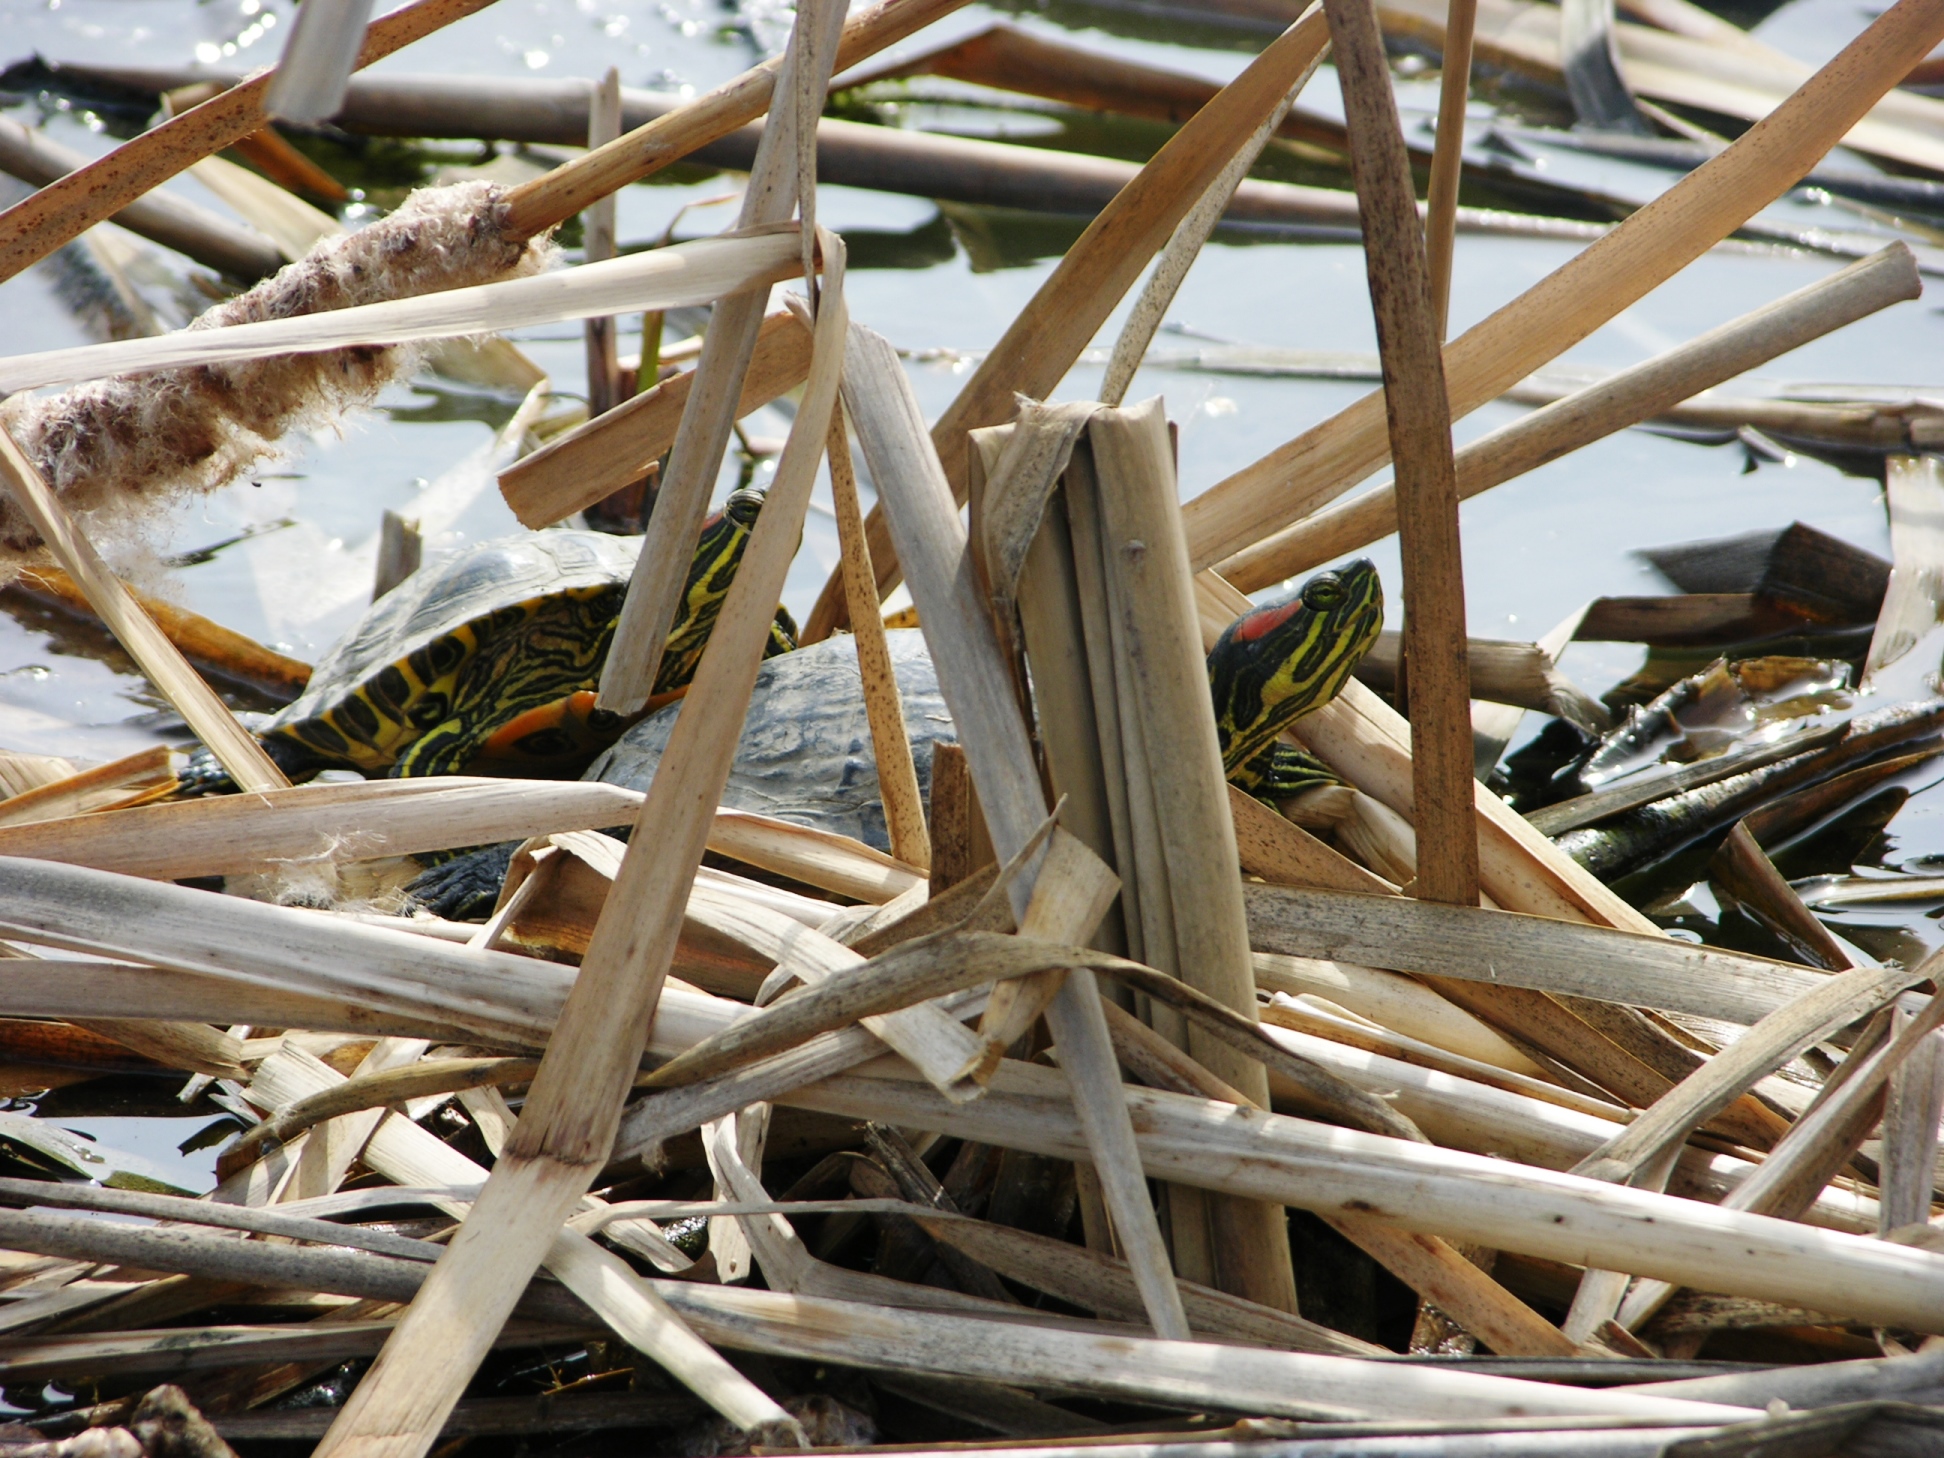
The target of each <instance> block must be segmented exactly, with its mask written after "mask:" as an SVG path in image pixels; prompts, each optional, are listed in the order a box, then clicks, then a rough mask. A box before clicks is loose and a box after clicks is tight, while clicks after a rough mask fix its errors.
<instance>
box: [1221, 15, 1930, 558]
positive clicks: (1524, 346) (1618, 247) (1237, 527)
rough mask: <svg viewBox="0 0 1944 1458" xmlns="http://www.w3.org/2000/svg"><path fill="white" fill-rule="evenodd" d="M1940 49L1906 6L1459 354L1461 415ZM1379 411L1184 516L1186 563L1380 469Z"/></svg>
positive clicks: (1297, 448)
mask: <svg viewBox="0 0 1944 1458" xmlns="http://www.w3.org/2000/svg"><path fill="white" fill-rule="evenodd" d="M1940 38H1944V7H1941V6H1939V5H1938V4H1937V3H1936V0H1898V3H1897V4H1896V5H1894V6H1892V7H1891V8H1890V9H1889V10H1886V11H1885V12H1884V13H1883V14H1882V15H1880V16H1879V17H1878V18H1877V19H1876V20H1875V21H1874V22H1872V24H1871V25H1870V27H1869V28H1868V29H1867V30H1865V31H1864V32H1863V33H1862V34H1861V35H1860V36H1858V37H1857V38H1856V39H1855V40H1854V41H1852V42H1851V43H1850V44H1849V45H1848V46H1846V47H1845V48H1844V49H1843V51H1842V52H1841V53H1840V54H1839V55H1837V56H1836V57H1835V59H1833V60H1832V61H1830V62H1829V64H1828V65H1826V66H1824V67H1823V68H1822V69H1821V70H1820V71H1818V72H1816V73H1815V75H1813V76H1811V77H1810V78H1809V79H1808V80H1806V81H1804V82H1803V83H1802V85H1801V86H1800V87H1798V88H1797V89H1796V91H1795V92H1794V93H1792V94H1791V95H1790V96H1789V98H1788V99H1787V100H1786V101H1784V102H1783V103H1782V104H1781V105H1780V106H1778V107H1776V108H1775V110H1773V111H1772V112H1770V113H1769V114H1768V115H1767V116H1766V117H1764V118H1763V119H1762V120H1761V121H1759V122H1757V123H1755V125H1754V126H1752V127H1751V128H1749V130H1748V131H1747V132H1745V133H1744V134H1743V135H1742V136H1741V137H1739V138H1738V139H1737V140H1736V141H1735V142H1734V144H1733V145H1732V146H1730V147H1729V148H1728V149H1727V150H1726V151H1724V152H1722V153H1721V154H1720V155H1719V156H1717V157H1715V158H1713V159H1712V160H1711V161H1709V162H1706V163H1704V164H1703V165H1702V166H1700V167H1698V168H1697V169H1695V170H1694V171H1693V172H1690V173H1689V174H1688V175H1687V176H1686V177H1684V178H1683V179H1682V180H1681V181H1679V182H1677V183H1676V184H1675V185H1674V186H1673V187H1671V188H1669V189H1668V190H1667V191H1666V192H1664V193H1662V194H1661V195H1660V196H1659V197H1658V198H1656V199H1655V200H1654V201H1653V202H1651V203H1649V204H1648V205H1647V206H1646V207H1643V208H1641V209H1640V210H1639V211H1638V212H1636V213H1633V214H1632V215H1631V216H1629V217H1628V218H1627V219H1626V220H1625V221H1624V222H1622V223H1620V224H1619V225H1618V226H1617V227H1615V228H1614V229H1613V231H1612V232H1610V233H1608V234H1607V235H1606V236H1605V237H1604V238H1602V239H1600V240H1599V241H1598V242H1596V243H1594V244H1592V245H1591V246H1590V247H1588V248H1586V249H1584V250H1583V251H1582V252H1580V253H1579V254H1577V255H1576V256H1575V257H1574V258H1573V259H1572V260H1571V261H1570V262H1568V263H1566V264H1565V265H1564V266H1562V267H1561V268H1559V269H1558V270H1556V271H1555V272H1553V273H1552V274H1550V275H1548V276H1547V277H1546V278H1544V279H1542V280H1541V281H1540V282H1539V283H1537V284H1535V285H1534V286H1533V287H1532V288H1530V289H1528V290H1526V292H1525V293H1523V294H1521V295H1520V296H1519V297H1518V298H1517V299H1514V300H1513V301H1512V302H1511V303H1509V304H1507V305H1505V306H1504V307H1503V308H1501V309H1499V310H1498V311H1497V312H1496V313H1494V314H1493V315H1492V316H1491V317H1490V318H1488V319H1486V320H1484V321H1483V322H1481V323H1479V324H1476V325H1474V326H1473V327H1472V328H1471V329H1469V330H1467V331H1466V332H1465V333H1464V334H1463V335H1461V336H1460V337H1459V338H1458V339H1456V340H1454V341H1452V343H1451V345H1450V347H1449V349H1448V350H1447V355H1448V362H1447V365H1446V369H1445V377H1446V382H1447V386H1448V389H1449V392H1450V399H1451V405H1452V410H1453V412H1454V413H1455V414H1458V415H1463V414H1466V413H1468V412H1470V411H1472V410H1474V409H1476V408H1477V407H1478V406H1480V405H1482V404H1484V403H1485V402H1486V401H1487V400H1490V399H1493V398H1495V397H1496V396H1498V395H1499V394H1501V393H1502V392H1503V391H1504V390H1506V389H1507V388H1508V387H1509V386H1511V385H1512V384H1513V383H1515V382H1516V381H1518V380H1520V379H1522V378H1524V377H1525V376H1526V375H1528V374H1530V373H1531V372H1532V371H1533V370H1535V369H1537V368H1538V367H1539V366H1540V365H1542V364H1544V363H1545V362H1546V361H1547V360H1549V359H1553V358H1555V357H1556V356H1557V355H1559V354H1560V353H1561V352H1562V351H1564V350H1566V349H1569V348H1571V347H1572V346H1573V345H1574V344H1576V343H1577V342H1578V341H1580V340H1581V339H1584V338H1585V337H1586V336H1587V335H1588V334H1590V333H1592V332H1593V330H1595V329H1597V328H1598V327H1599V326H1600V325H1602V324H1604V323H1605V322H1606V321H1607V320H1609V319H1611V318H1613V316H1614V315H1616V314H1618V313H1619V312H1620V311H1621V310H1622V309H1625V308H1626V307H1627V306H1629V305H1630V304H1632V303H1634V302H1635V301H1636V300H1638V299H1640V298H1641V297H1642V296H1643V295H1645V294H1646V293H1647V292H1648V291H1649V290H1651V289H1653V288H1654V287H1656V286H1657V285H1659V284H1661V283H1662V282H1664V281H1665V280H1667V279H1668V278H1670V277H1672V276H1673V275H1674V274H1675V273H1678V272H1679V271H1680V270H1681V269H1682V268H1685V267H1686V266H1687V265H1688V264H1689V263H1691V262H1692V261H1693V260H1694V259H1696V258H1698V257H1699V256H1700V255H1701V254H1702V253H1704V252H1705V251H1706V250H1707V249H1708V248H1710V247H1712V246H1713V245H1714V244H1715V243H1717V242H1719V241H1720V240H1721V239H1722V238H1725V237H1727V236H1728V235H1729V234H1730V233H1732V232H1733V231H1734V230H1735V229H1737V228H1739V227H1740V226H1741V225H1742V224H1744V223H1745V222H1747V221H1748V219H1749V218H1751V217H1753V216H1754V215H1755V214H1756V213H1757V212H1759V211H1760V210H1761V209H1762V208H1763V207H1765V206H1767V205H1768V204H1769V203H1771V202H1773V201H1774V200H1775V199H1776V198H1777V197H1779V196H1780V195H1781V194H1782V192H1783V191H1784V190H1785V189H1787V188H1789V187H1791V186H1793V185H1794V184H1795V182H1796V181H1797V180H1798V179H1799V178H1800V177H1801V176H1802V175H1803V174H1804V173H1805V172H1807V171H1808V170H1809V169H1810V168H1811V167H1812V166H1813V165H1814V164H1815V163H1816V161H1817V160H1818V159H1820V158H1821V157H1822V156H1823V154H1824V153H1826V152H1828V151H1829V149H1830V148H1831V147H1833V146H1835V145H1836V143H1837V142H1838V141H1840V140H1841V139H1842V137H1843V135H1844V134H1845V133H1846V132H1848V131H1849V129H1850V128H1851V127H1852V126H1854V125H1855V124H1856V123H1857V122H1858V121H1859V120H1861V118H1862V117H1863V115H1864V114H1865V113H1866V112H1868V111H1869V109H1870V108H1871V106H1873V105H1874V104H1875V103H1876V102H1877V100H1878V99H1879V98H1881V97H1882V96H1883V95H1884V94H1885V93H1886V92H1888V91H1889V90H1891V88H1893V87H1894V86H1896V85H1897V84H1898V82H1899V81H1901V80H1902V79H1903V76H1904V74H1905V73H1906V72H1907V71H1908V70H1909V68H1910V67H1911V66H1912V65H1913V64H1915V63H1916V61H1917V60H1919V59H1921V58H1922V57H1923V56H1924V55H1926V54H1928V53H1929V51H1930V49H1931V47H1932V46H1934V45H1935V44H1936V43H1937V42H1938V40H1939V39H1940ZM1385 408H1386V407H1385V403H1384V398H1383V394H1382V392H1377V393H1373V394H1370V395H1367V396H1365V397H1364V398H1363V399H1362V400H1359V401H1358V402H1357V403H1356V404H1354V405H1352V406H1350V407H1349V408H1348V409H1346V410H1343V411H1340V412H1338V413H1337V414H1336V415H1334V416H1332V417H1331V418H1330V419H1329V420H1326V421H1324V422H1323V423H1322V424H1320V425H1318V426H1316V427H1314V428H1313V429H1311V430H1308V431H1306V432H1304V433H1303V434H1302V435H1300V436H1298V437H1297V438H1296V439H1295V440H1292V441H1290V442H1289V443H1288V444H1286V445H1283V446H1280V447H1278V448H1277V449H1276V450H1274V451H1272V452H1270V453H1269V454H1268V455H1267V456H1264V457H1263V458H1262V459H1261V460H1259V461H1257V462H1256V463H1255V464H1253V465H1251V466H1248V467H1245V468H1244V469H1243V470H1241V471H1239V472H1237V473H1236V474H1235V475H1233V476H1230V477H1229V478H1228V479H1227V480H1225V481H1221V482H1218V483H1217V484H1216V485H1214V486H1212V487H1210V488H1209V490H1207V491H1205V492H1203V493H1202V494H1201V495H1200V496H1198V497H1196V498H1195V499H1194V500H1193V501H1190V502H1189V503H1187V505H1186V506H1184V507H1183V513H1184V516H1185V517H1186V520H1187V527H1188V545H1189V556H1190V559H1191V560H1192V561H1193V562H1194V564H1195V565H1196V566H1197V567H1202V566H1206V565H1208V564H1209V563H1212V562H1219V561H1221V560H1222V559H1224V558H1226V557H1229V556H1232V555H1233V554H1235V553H1236V552H1239V551H1241V550H1243V549H1244V548H1246V547H1248V546H1250V545H1251V544H1252V543H1254V542H1257V541H1260V540H1261V539H1262V538H1263V537H1265V536H1267V535H1269V533H1271V532H1274V531H1277V530H1279V529H1281V528H1282V527H1284V526H1287V525H1288V524H1289V523H1290V522H1292V521H1296V520H1299V519H1300V518H1302V517H1304V516H1306V515H1308V514H1309V513H1310V512H1312V511H1314V510H1316V509H1317V508H1318V507H1319V506H1322V505H1323V504H1324V503H1325V502H1327V501H1330V500H1332V499H1333V498H1334V497H1336V496H1338V495H1340V494H1341V493H1342V492H1343V491H1345V490H1347V489H1348V488H1349V487H1351V486H1353V485H1355V484H1356V483H1357V482H1358V481H1360V480H1362V479H1363V478H1364V477H1365V476H1367V475H1368V474H1369V473H1370V472H1371V471H1373V470H1375V469H1376V468H1377V467H1378V466H1380V465H1382V464H1383V463H1384V460H1385V459H1386V456H1387V447H1388V441H1387V438H1386V434H1385ZM1298 482H1300V483H1301V485H1300V486H1296V485H1295V484H1294V483H1298Z"/></svg>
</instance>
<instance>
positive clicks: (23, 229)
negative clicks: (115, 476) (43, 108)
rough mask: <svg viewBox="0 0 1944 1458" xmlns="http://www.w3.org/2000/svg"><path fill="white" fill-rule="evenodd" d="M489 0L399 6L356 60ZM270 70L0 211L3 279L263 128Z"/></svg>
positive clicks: (385, 52)
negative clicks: (179, 174)
mask: <svg viewBox="0 0 1944 1458" xmlns="http://www.w3.org/2000/svg"><path fill="white" fill-rule="evenodd" d="M490 3H492V0H417V3H416V4H412V5H407V6H404V7H402V8H401V9H399V10H396V11H393V12H392V13H391V14H390V15H387V16H384V17H383V18H382V19H380V20H379V21H378V22H377V23H376V24H375V25H373V26H372V27H371V28H370V30H369V31H367V32H366V34H365V41H364V45H363V47H362V48H361V49H360V50H359V52H358V59H357V65H358V66H359V67H364V66H369V65H372V64H373V63H374V62H377V61H380V60H383V59H384V58H385V57H386V56H389V55H390V54H391V53H392V52H394V51H396V50H398V49H400V48H401V47H404V46H408V45H410V44H411V43H412V42H413V41H415V40H419V39H421V38H423V37H425V36H428V35H430V34H432V32H433V31H435V30H438V29H440V28H441V27H443V26H447V25H450V24H451V23H452V22H453V21H455V20H463V19H464V18H465V17H466V16H468V15H471V14H472V13H473V12H474V11H476V10H483V9H485V8H486V6H487V5H489V4H490ZM271 74H272V73H269V72H266V73H264V74H263V75H261V76H256V77H253V78H251V79H250V80H248V81H245V82H243V83H242V84H241V85H239V86H235V87H232V88H231V89H230V90H228V91H225V92H222V93H221V94H220V95H217V96H214V97H212V98H211V99H210V100H208V101H205V102H204V103H203V104H202V105H201V106H197V107H193V108H191V109H190V110H188V111H185V112H183V113H182V115H180V116H177V117H172V118H170V119H169V120H168V121H166V122H164V123H163V124H162V125H161V126H159V127H156V128H155V129H154V130H153V131H148V132H144V133H143V134H142V135H141V136H139V137H136V138H134V139H133V140H132V141H128V142H124V143H123V144H122V145H121V146H119V147H117V148H116V149H115V150H114V151H112V152H110V153H109V154H108V155H107V156H105V157H103V158H101V159H99V160H98V161H95V162H91V163H89V164H88V165H87V166H86V167H83V168H80V169H78V170H77V171H74V172H71V173H69V174H68V175H67V176H66V177H64V178H62V179H61V180H60V181H59V182H56V183H51V184H49V185H48V186H46V187H44V188H42V189H41V190H40V191H39V192H37V193H35V194H34V195H33V196H32V197H30V198H26V199H23V200H22V201H20V202H18V203H15V204H14V205H13V206H12V207H11V208H8V209H7V210H6V211H5V212H4V213H0V280H4V279H9V278H12V277H13V276H14V275H15V274H17V273H19V272H20V271H21V270H22V269H24V268H26V267H28V266H29V265H30V264H33V263H38V262H39V261H40V260H41V259H43V258H45V257H47V255H48V254H50V253H52V252H53V251H54V250H55V249H56V248H59V247H60V246H61V245H62V244H63V243H68V242H72V241H73V240H74V239H76V238H78V237H80V236H81V235H82V234H83V233H85V232H87V230H88V229H90V228H92V227H93V226H94V225H95V224H96V223H99V222H103V221H105V220H106V219H108V218H110V217H112V216H114V215H115V214H116V213H118V212H120V211H121V210H122V209H123V208H125V207H127V206H128V205H129V204H130V203H132V202H134V201H135V200H136V199H137V198H139V197H141V196H142V195H143V194H144V193H147V192H148V191H149V190H150V189H152V188H154V187H156V186H158V185H160V184H161V183H164V182H167V181H168V180H169V179H170V178H171V177H174V176H175V175H176V174H177V173H178V172H181V171H183V170H184V169H186V168H187V167H189V166H190V165H191V164H192V163H195V162H197V161H200V160H201V159H202V158H204V157H208V156H212V155H214V154H215V153H217V152H220V151H222V150H223V148H225V147H227V146H229V145H230V144H231V143H233V142H237V141H240V140H242V139H243V138H244V137H247V136H249V135H250V133H252V132H255V131H260V130H261V129H262V127H263V125H264V123H265V121H266V120H268V118H267V117H266V116H265V115H264V111H263V95H264V92H265V91H266V90H268V89H269V86H270V80H271Z"/></svg>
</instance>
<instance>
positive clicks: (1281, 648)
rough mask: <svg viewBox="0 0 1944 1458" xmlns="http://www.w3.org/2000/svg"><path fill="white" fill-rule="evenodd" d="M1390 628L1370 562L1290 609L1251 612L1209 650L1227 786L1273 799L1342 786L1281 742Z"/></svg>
mask: <svg viewBox="0 0 1944 1458" xmlns="http://www.w3.org/2000/svg"><path fill="white" fill-rule="evenodd" d="M1383 626H1384V587H1383V583H1382V582H1380V581H1379V580H1378V577H1377V569H1376V567H1374V566H1372V565H1371V563H1370V562H1369V561H1368V560H1367V559H1365V558H1361V557H1360V558H1358V559H1357V560H1356V561H1354V562H1351V563H1348V564H1346V565H1345V566H1342V567H1338V568H1335V569H1333V570H1331V571H1328V572H1319V573H1317V574H1316V576H1314V577H1312V578H1311V579H1310V580H1309V581H1308V582H1306V583H1304V584H1303V590H1302V591H1301V592H1299V593H1297V594H1296V595H1295V596H1294V597H1291V598H1289V599H1288V600H1286V601H1284V602H1278V603H1270V604H1269V605H1267V606H1266V607H1259V608H1256V609H1255V610H1254V611H1253V612H1247V613H1244V614H1243V615H1242V616H1241V617H1239V618H1237V619H1236V620H1235V621H1234V622H1233V623H1230V624H1229V625H1228V627H1227V628H1226V629H1224V630H1223V633H1222V636H1221V637H1220V638H1219V639H1217V640H1216V643H1215V646H1214V647H1213V648H1211V649H1210V650H1209V653H1208V682H1209V688H1210V690H1211V691H1212V693H1213V694H1214V698H1215V732H1216V737H1217V739H1218V740H1219V741H1220V743H1221V746H1222V768H1223V770H1224V771H1225V772H1226V773H1227V775H1228V777H1229V782H1230V783H1231V784H1233V785H1235V786H1237V787H1238V788H1240V789H1243V790H1246V791H1248V792H1249V793H1250V794H1251V795H1255V796H1257V797H1259V798H1261V799H1265V800H1280V799H1287V798H1288V797H1289V796H1291V795H1294V794H1299V793H1301V792H1302V791H1303V790H1306V789H1313V788H1315V787H1316V786H1318V785H1334V784H1337V783H1339V781H1338V779H1337V777H1336V776H1335V775H1333V774H1331V773H1330V771H1329V770H1328V769H1326V768H1325V767H1324V766H1323V765H1322V764H1321V763H1320V762H1319V761H1317V760H1316V759H1314V758H1313V757H1312V756H1310V755H1307V754H1304V753H1303V752H1302V751H1301V750H1298V749H1294V748H1292V747H1291V746H1289V745H1286V744H1279V743H1278V742H1277V740H1278V736H1280V735H1281V734H1282V732H1283V731H1284V730H1285V729H1287V728H1288V727H1289V726H1290V725H1291V724H1293V723H1295V722H1296V720H1298V719H1300V718H1302V716H1303V715H1305V714H1307V713H1309V712H1310V711H1311V710H1313V709H1316V708H1319V707H1321V706H1322V705H1323V704H1326V703H1328V702H1329V701H1330V700H1331V699H1333V698H1335V697H1336V695H1337V693H1338V691H1339V690H1341V689H1342V687H1343V685H1344V681H1345V680H1346V679H1348V678H1349V677H1350V674H1351V671H1352V670H1353V669H1355V668H1356V666H1357V664H1358V663H1360V662H1361V661H1362V660H1363V656H1364V654H1366V653H1368V652H1369V651H1370V647H1371V645H1372V644H1373V643H1375V642H1376V641H1377V634H1378V633H1379V631H1381V630H1382V628H1383Z"/></svg>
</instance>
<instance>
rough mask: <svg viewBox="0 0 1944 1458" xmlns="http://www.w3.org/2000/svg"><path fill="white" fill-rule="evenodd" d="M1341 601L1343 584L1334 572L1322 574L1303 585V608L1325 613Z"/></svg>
mask: <svg viewBox="0 0 1944 1458" xmlns="http://www.w3.org/2000/svg"><path fill="white" fill-rule="evenodd" d="M1342 601H1343V582H1342V579H1340V578H1339V577H1338V576H1337V575H1336V573H1334V572H1322V573H1319V574H1317V575H1316V576H1315V577H1312V578H1311V579H1310V580H1309V581H1308V582H1306V583H1304V584H1303V606H1304V607H1306V608H1308V609H1310V610H1311V611H1312V612H1319V613H1327V612H1329V611H1330V609H1332V608H1334V607H1336V606H1338V605H1339V604H1341V603H1342Z"/></svg>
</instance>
